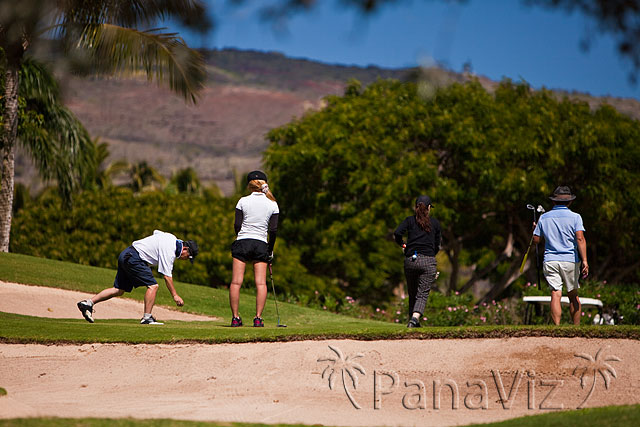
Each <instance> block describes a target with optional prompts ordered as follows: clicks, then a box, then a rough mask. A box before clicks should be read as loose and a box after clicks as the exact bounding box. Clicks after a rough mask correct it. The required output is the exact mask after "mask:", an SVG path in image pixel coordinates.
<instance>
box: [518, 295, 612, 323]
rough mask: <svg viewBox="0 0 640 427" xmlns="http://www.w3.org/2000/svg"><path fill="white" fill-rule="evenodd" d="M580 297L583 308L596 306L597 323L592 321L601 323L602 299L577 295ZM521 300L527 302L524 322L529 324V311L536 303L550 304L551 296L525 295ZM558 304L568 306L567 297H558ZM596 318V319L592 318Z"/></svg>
mask: <svg viewBox="0 0 640 427" xmlns="http://www.w3.org/2000/svg"><path fill="white" fill-rule="evenodd" d="M578 298H580V304H582V307H583V308H596V309H597V310H598V314H597V316H598V317H597V323H596V321H594V323H596V324H602V322H601V321H600V320H601V319H603V317H602V301H600V300H599V299H595V298H583V297H578ZM522 301H524V302H526V303H527V309H526V311H525V314H524V323H525V324H526V325H528V324H530V322H531V314H532V313H531V312H532V311H533V310H534V308H535V306H536V305H550V304H551V296H527V297H522ZM560 304H562V305H565V306H568V305H569V297H562V298H561V299H560ZM594 320H596V319H594Z"/></svg>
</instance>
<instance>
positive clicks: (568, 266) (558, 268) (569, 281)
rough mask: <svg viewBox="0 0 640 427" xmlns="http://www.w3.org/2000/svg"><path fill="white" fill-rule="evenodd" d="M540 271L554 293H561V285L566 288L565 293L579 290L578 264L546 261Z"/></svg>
mask: <svg viewBox="0 0 640 427" xmlns="http://www.w3.org/2000/svg"><path fill="white" fill-rule="evenodd" d="M542 271H543V273H544V278H545V279H547V283H549V287H550V288H551V289H552V290H554V291H561V290H562V284H563V283H564V285H565V286H566V287H567V292H571V291H573V290H578V289H580V283H578V279H579V278H580V263H579V262H569V261H546V262H545V263H544V264H543V265H542Z"/></svg>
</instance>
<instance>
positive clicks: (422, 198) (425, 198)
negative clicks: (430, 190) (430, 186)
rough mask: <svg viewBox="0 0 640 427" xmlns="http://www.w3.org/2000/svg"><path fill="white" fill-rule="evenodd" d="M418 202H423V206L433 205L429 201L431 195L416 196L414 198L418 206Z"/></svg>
mask: <svg viewBox="0 0 640 427" xmlns="http://www.w3.org/2000/svg"><path fill="white" fill-rule="evenodd" d="M419 203H424V205H425V206H429V205H431V206H433V203H431V197H429V196H418V198H417V199H416V206H418V204H419Z"/></svg>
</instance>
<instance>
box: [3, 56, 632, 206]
mask: <svg viewBox="0 0 640 427" xmlns="http://www.w3.org/2000/svg"><path fill="white" fill-rule="evenodd" d="M202 53H203V55H204V56H205V58H206V61H207V71H208V75H209V82H208V85H207V87H206V88H205V89H204V91H203V93H202V96H201V97H200V100H199V102H198V104H197V105H195V106H193V105H187V104H185V102H184V101H183V99H182V98H179V97H178V96H176V95H174V94H172V93H170V92H169V91H168V90H166V89H162V88H158V87H156V86H155V85H154V84H150V83H149V82H147V80H146V78H139V79H127V80H123V79H115V78H92V79H76V78H74V79H71V80H70V81H67V82H65V83H66V87H67V91H66V98H65V102H66V104H67V106H68V107H69V108H70V109H71V110H72V111H73V112H74V113H75V114H76V115H77V116H78V117H79V118H80V120H81V121H82V123H84V125H85V126H86V127H87V129H88V130H89V132H90V133H91V135H92V136H93V137H100V139H101V140H102V141H105V142H108V144H109V149H110V151H111V156H110V160H111V161H115V160H120V159H126V160H128V161H129V162H138V161H142V160H146V161H147V162H148V163H149V164H150V165H152V166H154V167H156V168H157V169H158V170H159V171H160V172H161V173H162V174H163V175H165V176H166V177H170V176H171V175H172V174H173V173H174V172H175V171H177V170H179V169H182V168H186V167H188V166H191V167H193V168H194V169H195V170H196V171H197V172H198V175H199V177H200V179H201V180H202V181H203V182H204V183H211V182H215V183H216V184H217V185H218V186H219V187H220V189H221V190H222V191H223V192H224V193H226V194H229V193H231V192H232V190H233V171H234V170H236V171H237V172H239V173H244V172H247V171H249V170H251V169H255V168H259V167H261V161H262V153H263V152H264V150H265V148H266V147H267V143H266V141H265V134H266V133H267V132H268V131H269V130H270V129H272V128H274V127H277V126H281V125H283V124H285V123H288V122H289V121H291V120H292V119H293V118H294V117H301V116H302V115H303V114H304V113H305V112H306V111H309V110H317V109H319V108H322V105H323V102H322V98H324V97H325V96H327V95H336V94H342V93H343V90H344V87H345V85H346V83H347V82H348V81H349V80H350V79H357V80H359V81H360V82H361V83H363V84H364V85H368V84H370V83H372V82H374V81H376V80H377V79H387V78H392V79H399V80H415V79H416V78H417V76H419V75H422V77H423V78H426V79H428V80H430V81H435V82H438V83H439V84H446V83H449V82H453V81H459V82H461V81H465V80H468V79H469V78H471V77H472V76H469V75H463V74H458V73H454V72H450V71H446V70H442V69H438V68H432V69H429V70H427V71H426V72H425V71H423V70H418V69H415V68H412V69H384V68H378V67H372V66H371V67H356V66H343V65H330V64H323V63H319V62H314V61H309V60H305V59H292V58H288V57H286V56H284V55H282V54H280V53H276V52H266V53H265V52H257V51H240V50H234V49H225V50H214V51H203V52H202ZM473 78H478V79H479V80H480V82H481V83H482V84H483V85H484V86H485V87H487V88H488V89H489V90H491V89H492V88H493V87H495V86H496V84H497V83H496V82H493V81H491V80H489V79H486V78H483V77H478V76H473ZM560 95H564V94H560ZM568 96H570V97H576V98H580V99H582V100H586V101H588V102H589V103H590V104H591V105H592V106H594V105H597V104H600V103H602V102H609V103H611V104H612V105H613V106H614V107H616V108H618V109H619V110H620V111H622V112H624V113H625V114H629V115H630V116H632V117H635V118H640V103H639V102H638V101H636V100H633V99H615V98H594V97H590V96H588V95H583V94H573V93H572V94H568ZM16 175H17V179H18V180H19V181H22V182H25V183H27V184H29V183H33V182H34V181H33V176H34V172H33V167H31V166H30V165H29V164H28V162H26V160H25V158H24V156H19V157H18V158H17V161H16Z"/></svg>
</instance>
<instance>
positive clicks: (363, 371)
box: [351, 362, 367, 375]
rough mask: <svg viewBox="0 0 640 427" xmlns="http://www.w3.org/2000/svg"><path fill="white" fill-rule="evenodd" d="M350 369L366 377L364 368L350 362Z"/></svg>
mask: <svg viewBox="0 0 640 427" xmlns="http://www.w3.org/2000/svg"><path fill="white" fill-rule="evenodd" d="M351 367H352V368H353V369H355V370H356V371H358V372H360V373H361V374H362V375H367V374H366V372H365V370H364V368H363V367H362V366H361V365H360V364H359V363H354V362H351Z"/></svg>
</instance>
